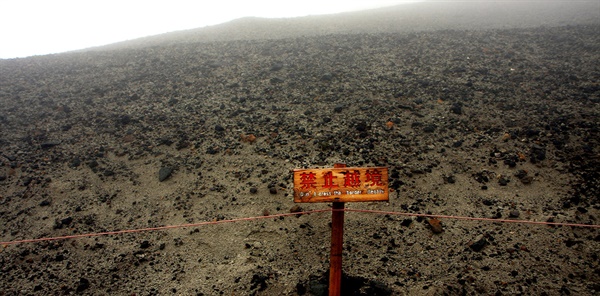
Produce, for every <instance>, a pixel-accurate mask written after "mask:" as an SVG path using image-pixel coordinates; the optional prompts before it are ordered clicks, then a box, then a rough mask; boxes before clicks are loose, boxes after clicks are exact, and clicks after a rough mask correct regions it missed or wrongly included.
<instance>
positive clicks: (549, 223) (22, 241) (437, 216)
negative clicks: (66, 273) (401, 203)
mask: <svg viewBox="0 0 600 296" xmlns="http://www.w3.org/2000/svg"><path fill="white" fill-rule="evenodd" d="M333 211H336V212H338V211H340V212H341V211H343V212H357V213H370V214H380V215H399V216H409V217H425V218H440V219H455V220H470V221H487V222H500V223H517V224H533V225H547V226H570V227H584V228H600V225H596V224H577V223H560V222H541V221H529V220H512V219H493V218H476V217H465V216H451V215H435V214H417V213H405V212H390V211H377V210H358V209H340V210H334V209H326V210H312V211H303V212H295V213H285V214H274V215H267V216H257V217H246V218H236V219H229V220H218V221H205V222H199V223H190V224H180V225H166V226H158V227H148V228H138V229H125V230H117V231H107V232H96V233H83V234H75V235H65V236H56V237H42V238H36V239H24V240H16V241H5V242H0V245H2V246H4V247H6V246H8V245H16V244H23V243H36V242H44V241H56V240H66V239H73V238H83V237H96V236H104V235H116V234H125V233H138V232H147V231H158V230H166V229H175V228H185V227H198V226H204V225H214V224H225V223H234V222H241V221H252V220H260V219H271V218H279V217H289V216H297V215H306V214H313V213H325V212H333Z"/></svg>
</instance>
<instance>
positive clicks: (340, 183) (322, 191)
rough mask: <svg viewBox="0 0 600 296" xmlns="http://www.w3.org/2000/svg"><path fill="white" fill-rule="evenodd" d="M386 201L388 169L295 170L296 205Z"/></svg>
mask: <svg viewBox="0 0 600 296" xmlns="http://www.w3.org/2000/svg"><path fill="white" fill-rule="evenodd" d="M387 200H389V189H388V169H387V168H386V167H370V168H329V169H296V170H294V202H357V201H387Z"/></svg>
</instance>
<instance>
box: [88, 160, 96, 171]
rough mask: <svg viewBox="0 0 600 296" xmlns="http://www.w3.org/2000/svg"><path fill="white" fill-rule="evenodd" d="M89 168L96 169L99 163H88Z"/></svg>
mask: <svg viewBox="0 0 600 296" xmlns="http://www.w3.org/2000/svg"><path fill="white" fill-rule="evenodd" d="M88 166H89V167H90V169H93V168H96V167H97V166H98V162H97V161H95V160H92V161H90V162H88Z"/></svg>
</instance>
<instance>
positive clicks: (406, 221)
mask: <svg viewBox="0 0 600 296" xmlns="http://www.w3.org/2000/svg"><path fill="white" fill-rule="evenodd" d="M412 222H413V219H411V218H406V219H404V220H402V222H400V225H401V226H404V227H408V226H410V224H412Z"/></svg>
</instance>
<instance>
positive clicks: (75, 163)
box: [70, 157, 81, 168]
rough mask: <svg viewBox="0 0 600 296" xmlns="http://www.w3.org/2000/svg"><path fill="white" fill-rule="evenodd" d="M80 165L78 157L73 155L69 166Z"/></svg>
mask: <svg viewBox="0 0 600 296" xmlns="http://www.w3.org/2000/svg"><path fill="white" fill-rule="evenodd" d="M80 165H81V159H79V157H75V158H74V159H73V160H72V161H71V164H70V166H71V167H73V168H76V167H78V166H80Z"/></svg>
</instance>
